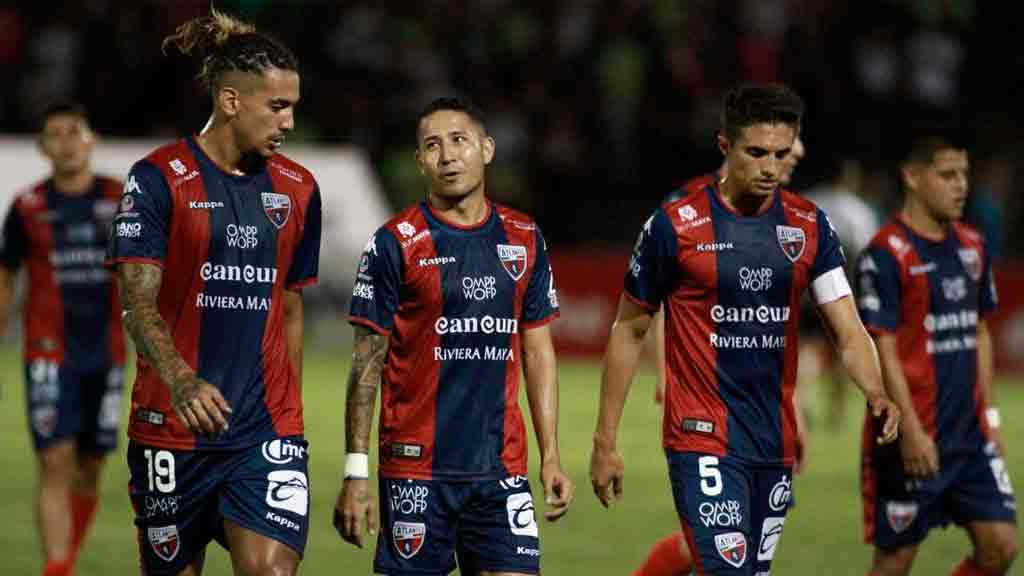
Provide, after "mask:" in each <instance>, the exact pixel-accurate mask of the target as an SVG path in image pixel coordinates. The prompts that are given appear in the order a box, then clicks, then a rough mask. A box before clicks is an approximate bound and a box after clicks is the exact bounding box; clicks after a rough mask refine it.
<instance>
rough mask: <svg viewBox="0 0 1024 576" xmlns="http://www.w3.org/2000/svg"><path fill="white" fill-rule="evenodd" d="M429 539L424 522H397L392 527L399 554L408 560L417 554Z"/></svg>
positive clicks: (393, 538)
mask: <svg viewBox="0 0 1024 576" xmlns="http://www.w3.org/2000/svg"><path fill="white" fill-rule="evenodd" d="M426 539H427V526H426V524H424V523H422V522H395V525H394V526H393V527H392V528H391V540H392V541H393V542H394V543H395V550H396V551H397V552H398V555H399V556H401V557H402V558H405V559H406V560H408V559H410V558H412V557H413V556H415V555H416V554H417V553H418V552H419V551H420V548H423V542H424V541H426Z"/></svg>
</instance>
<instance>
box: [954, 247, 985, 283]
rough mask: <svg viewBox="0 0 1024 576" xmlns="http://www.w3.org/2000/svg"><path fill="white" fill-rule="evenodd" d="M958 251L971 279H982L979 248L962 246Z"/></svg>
mask: <svg viewBox="0 0 1024 576" xmlns="http://www.w3.org/2000/svg"><path fill="white" fill-rule="evenodd" d="M957 252H958V253H959V254H960V263H961V264H963V265H964V270H966V271H967V275H968V276H970V277H971V280H974V281H975V282H977V281H978V280H981V254H979V253H978V249H977V248H961V249H959V250H957Z"/></svg>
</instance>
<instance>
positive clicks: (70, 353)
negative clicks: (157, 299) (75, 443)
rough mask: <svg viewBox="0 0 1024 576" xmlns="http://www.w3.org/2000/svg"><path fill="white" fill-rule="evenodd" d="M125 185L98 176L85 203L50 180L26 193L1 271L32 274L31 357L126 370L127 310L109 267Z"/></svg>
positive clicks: (16, 205) (9, 222) (7, 234)
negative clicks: (110, 245) (113, 229)
mask: <svg viewBox="0 0 1024 576" xmlns="http://www.w3.org/2000/svg"><path fill="white" fill-rule="evenodd" d="M120 193H121V183H120V182H118V181H117V180H114V179H112V178H106V177H102V176H97V177H96V178H95V179H94V182H93V186H92V189H91V190H89V191H88V192H87V193H85V194H83V195H81V196H66V195H64V194H61V193H60V192H58V191H57V190H56V189H55V188H54V186H53V182H52V181H51V180H46V181H44V182H40V183H39V184H37V185H35V186H34V187H33V188H31V189H30V190H28V191H26V192H24V193H22V194H19V195H18V196H17V197H15V199H14V202H13V203H12V204H11V207H10V210H9V211H8V212H7V217H6V218H5V220H4V228H3V234H2V236H0V265H3V266H4V267H5V268H8V269H10V270H17V269H19V268H20V267H21V266H22V264H24V265H25V268H26V269H27V271H28V290H26V303H25V311H24V326H25V327H24V336H25V342H24V356H25V359H26V360H27V361H34V360H46V361H50V362H55V363H56V364H66V365H68V366H71V367H74V368H75V369H76V370H81V371H86V372H91V371H102V370H105V369H106V367H109V366H110V365H112V364H124V354H125V352H124V332H123V331H122V329H121V305H120V303H119V302H118V298H117V290H116V289H115V287H114V283H113V282H112V281H111V275H110V272H109V271H108V270H107V269H106V268H105V267H104V266H103V259H104V255H105V254H106V249H107V238H108V230H109V229H110V224H111V221H112V219H113V218H114V213H115V212H116V211H117V198H118V196H119V195H120Z"/></svg>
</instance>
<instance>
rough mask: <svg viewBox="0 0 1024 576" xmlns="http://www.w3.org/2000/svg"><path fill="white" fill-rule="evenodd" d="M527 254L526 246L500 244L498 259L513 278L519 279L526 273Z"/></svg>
mask: <svg viewBox="0 0 1024 576" xmlns="http://www.w3.org/2000/svg"><path fill="white" fill-rule="evenodd" d="M526 254H527V252H526V246H521V245H519V244H511V245H510V244H498V259H499V260H501V266H502V268H504V269H505V272H508V275H509V276H511V277H512V279H513V280H516V281H518V280H519V279H520V278H522V277H523V274H525V273H526Z"/></svg>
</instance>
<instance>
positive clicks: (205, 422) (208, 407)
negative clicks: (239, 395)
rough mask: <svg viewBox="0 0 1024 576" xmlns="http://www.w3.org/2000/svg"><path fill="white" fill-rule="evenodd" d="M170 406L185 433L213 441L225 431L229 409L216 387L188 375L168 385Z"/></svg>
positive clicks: (193, 375)
mask: <svg viewBox="0 0 1024 576" xmlns="http://www.w3.org/2000/svg"><path fill="white" fill-rule="evenodd" d="M171 405H172V406H173V407H174V412H175V414H177V416H178V420H179V421H181V422H182V423H183V424H185V426H187V427H188V429H189V430H191V431H192V432H194V433H196V434H203V435H205V436H210V437H214V436H217V435H219V434H220V433H221V432H226V431H227V429H228V416H229V415H230V414H231V405H230V404H228V401H227V400H225V399H224V396H222V395H221V393H220V390H218V389H217V387H216V386H214V385H213V384H210V383H209V382H207V381H206V380H203V379H202V378H199V377H197V376H196V375H195V374H192V373H188V374H185V375H183V376H181V377H179V378H178V379H176V380H175V381H174V382H173V383H172V385H171Z"/></svg>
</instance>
